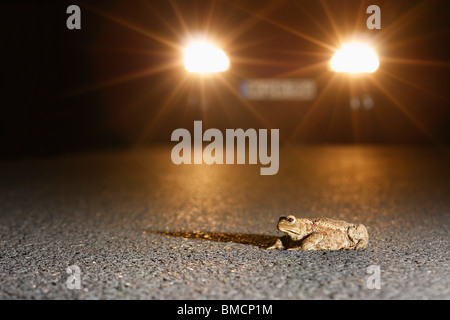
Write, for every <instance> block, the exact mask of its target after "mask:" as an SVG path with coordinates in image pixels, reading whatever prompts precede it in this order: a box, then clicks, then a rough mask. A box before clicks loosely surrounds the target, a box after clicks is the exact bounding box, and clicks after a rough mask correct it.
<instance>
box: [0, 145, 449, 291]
mask: <svg viewBox="0 0 450 320" xmlns="http://www.w3.org/2000/svg"><path fill="white" fill-rule="evenodd" d="M170 152H171V147H170V146H161V147H152V148H149V149H136V150H125V151H124V150H122V151H120V150H119V151H103V152H98V153H85V154H70V155H61V156H52V157H47V158H45V157H41V158H30V159H22V160H15V161H3V162H0V176H1V177H2V178H1V179H0V190H1V192H0V298H1V299H449V298H450V289H449V288H450V277H449V270H450V268H449V255H448V253H449V231H448V228H449V221H450V219H449V218H450V166H449V163H450V162H449V156H448V155H446V154H445V152H444V151H443V150H442V149H437V148H433V147H401V146H291V145H284V146H282V148H281V151H280V171H279V172H278V174H277V175H275V176H261V175H259V168H260V166H259V165H212V166H208V165H182V166H176V165H174V164H172V162H171V159H170ZM285 214H294V215H296V216H302V217H306V218H313V217H330V218H341V219H344V220H347V221H349V222H355V223H363V224H364V225H366V227H367V229H368V231H369V235H370V240H369V246H368V248H367V249H366V250H360V251H354V250H348V251H334V252H323V251H319V252H297V251H295V252H291V251H280V250H265V248H267V247H268V246H270V245H271V244H273V243H274V242H275V240H276V238H277V237H279V236H281V233H280V232H279V231H277V230H276V223H277V220H278V217H279V216H280V215H285ZM72 265H76V266H78V267H79V268H80V286H81V288H80V289H69V288H68V286H67V279H68V277H69V276H70V274H68V273H67V272H66V271H67V270H66V269H67V267H68V266H72ZM371 265H374V266H378V267H379V268H380V269H379V270H380V272H381V273H380V286H381V288H380V289H369V288H368V286H367V282H368V278H369V277H370V276H371V274H370V273H368V271H367V269H368V267H369V266H371Z"/></svg>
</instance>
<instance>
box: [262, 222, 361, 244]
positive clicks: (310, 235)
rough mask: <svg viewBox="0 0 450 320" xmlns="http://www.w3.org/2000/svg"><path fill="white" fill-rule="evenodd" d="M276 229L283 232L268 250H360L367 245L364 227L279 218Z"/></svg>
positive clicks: (346, 223)
mask: <svg viewBox="0 0 450 320" xmlns="http://www.w3.org/2000/svg"><path fill="white" fill-rule="evenodd" d="M277 227H278V230H280V231H281V232H284V233H286V235H287V237H282V238H280V239H278V240H277V242H276V243H275V244H274V245H273V246H271V247H269V248H268V249H280V250H283V249H287V250H339V249H343V250H345V249H362V248H365V247H366V246H367V243H368V242H369V234H368V233H367V229H366V227H365V226H364V225H362V224H358V225H355V224H353V223H348V222H345V221H343V220H334V219H328V218H317V219H302V218H296V217H294V216H287V217H280V219H279V220H278V226H277Z"/></svg>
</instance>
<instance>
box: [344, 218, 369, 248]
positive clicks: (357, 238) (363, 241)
mask: <svg viewBox="0 0 450 320" xmlns="http://www.w3.org/2000/svg"><path fill="white" fill-rule="evenodd" d="M348 237H349V238H350V240H351V241H352V242H353V244H354V248H355V249H357V250H358V249H363V248H366V247H367V243H368V242H369V233H368V232H367V229H366V227H365V226H364V225H363V224H359V225H357V226H352V227H350V228H349V229H348Z"/></svg>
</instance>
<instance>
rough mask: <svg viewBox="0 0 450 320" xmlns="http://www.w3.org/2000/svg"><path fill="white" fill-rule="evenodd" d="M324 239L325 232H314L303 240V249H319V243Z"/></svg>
mask: <svg viewBox="0 0 450 320" xmlns="http://www.w3.org/2000/svg"><path fill="white" fill-rule="evenodd" d="M322 239H323V234H321V233H313V234H311V235H309V236H308V237H307V238H306V239H305V240H303V241H302V245H301V248H302V250H319V249H320V248H318V244H319V243H320V241H322Z"/></svg>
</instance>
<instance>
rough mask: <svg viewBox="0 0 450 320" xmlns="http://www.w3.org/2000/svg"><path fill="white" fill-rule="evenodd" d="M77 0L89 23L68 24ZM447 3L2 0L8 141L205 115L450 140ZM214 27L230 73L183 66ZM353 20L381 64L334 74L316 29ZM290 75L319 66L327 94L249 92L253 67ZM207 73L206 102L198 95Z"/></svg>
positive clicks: (340, 139)
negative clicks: (371, 25)
mask: <svg viewBox="0 0 450 320" xmlns="http://www.w3.org/2000/svg"><path fill="white" fill-rule="evenodd" d="M70 4H77V5H79V6H80V8H81V13H82V29H81V30H68V29H67V28H66V19H67V18H68V16H69V15H68V14H66V8H67V7H68V6H69V5H70ZM371 4H377V5H379V6H380V8H381V21H382V22H381V23H382V29H381V30H368V29H367V28H366V19H367V17H368V16H369V15H367V14H366V13H365V10H366V8H367V6H368V5H371ZM449 9H450V5H449V3H448V2H447V1H367V2H366V1H279V0H277V1H254V0H250V1H249V0H246V1H132V2H131V1H111V0H110V1H95V2H91V1H87V2H83V1H58V2H56V1H39V2H37V1H3V2H2V4H1V5H0V15H1V16H0V30H1V31H0V40H1V53H0V56H1V60H0V61H1V62H0V90H1V97H2V101H1V103H0V143H1V148H0V153H1V154H2V156H4V157H10V156H13V157H16V156H24V155H36V154H49V153H50V154H52V153H61V152H68V151H74V150H76V151H78V150H88V149H99V148H109V147H130V146H135V145H141V144H144V145H145V144H148V143H161V142H162V143H170V134H171V132H172V131H173V130H174V129H176V128H179V127H185V128H188V129H191V128H192V126H193V120H200V119H201V120H203V124H204V127H216V128H221V129H224V128H239V127H242V128H250V127H253V128H269V127H273V128H279V129H280V133H281V143H283V142H285V141H289V142H299V143H355V142H358V143H408V144H411V143H415V144H416V143H420V144H424V143H426V144H447V143H448V142H449V141H450V129H449V119H450V108H449V101H450V94H449V90H448V83H449V81H450V72H449V66H450V61H449V56H450V55H449V53H450V46H449V45H448V42H449V41H448V40H449V31H450V29H449V23H448V12H449ZM208 26H209V27H208ZM205 30H209V32H208V34H209V35H210V36H211V37H213V38H215V39H219V40H220V42H222V44H223V48H224V50H225V51H226V52H227V53H228V55H229V57H230V60H231V64H232V65H231V68H230V70H229V71H228V72H227V73H224V74H222V75H221V77H222V80H223V81H218V80H217V79H214V78H212V79H208V80H207V81H204V82H202V80H199V79H197V78H196V77H195V76H192V77H190V78H189V77H187V76H186V72H185V70H184V69H183V67H182V66H177V65H174V63H176V62H177V61H179V59H180V53H181V52H180V50H179V48H176V46H180V47H182V46H183V42H184V41H185V40H186V37H187V36H189V34H191V33H192V32H193V33H195V32H200V33H204V32H205ZM354 32H360V33H364V34H365V35H367V36H369V37H372V38H374V39H375V40H376V43H377V46H378V49H379V55H380V60H381V65H380V69H379V70H378V72H377V73H375V74H373V75H370V76H368V77H367V78H360V79H348V78H345V77H344V76H342V79H340V80H339V79H338V81H335V82H332V84H331V85H330V86H328V87H327V85H328V84H329V83H330V81H329V80H330V79H331V77H333V76H334V74H333V73H332V72H331V71H329V70H328V69H326V68H322V69H320V68H308V66H311V65H313V64H316V63H320V62H326V61H328V60H329V59H330V58H331V56H332V52H331V51H330V50H328V49H326V48H324V47H323V46H321V45H318V44H317V42H314V41H309V40H308V39H305V35H306V38H308V37H311V38H313V39H316V40H317V41H319V42H320V43H325V44H327V45H328V46H334V47H338V46H339V39H338V36H337V35H342V36H344V37H346V36H347V35H350V34H352V33H354ZM171 44H175V46H171ZM169 65H170V67H167V66H169ZM148 70H153V71H154V72H147V71H148ZM285 76H286V77H291V78H311V79H316V81H317V84H318V88H319V96H318V99H317V100H316V101H315V102H273V101H272V102H257V103H256V102H249V101H246V100H244V99H242V98H241V97H240V96H239V91H238V87H239V83H240V81H241V80H242V79H247V78H259V77H285ZM370 77H372V78H375V79H376V81H377V83H379V84H381V86H382V88H384V89H381V88H380V87H379V86H376V85H374V83H373V81H371V79H370ZM352 83H353V84H352ZM202 86H205V91H206V92H207V93H206V98H205V100H206V101H207V102H206V104H205V105H202V104H200V103H198V101H196V100H195V97H197V95H198V92H199V90H202V89H201V87H202ZM352 86H353V88H355V87H356V88H357V89H356V90H362V89H361V88H363V87H364V90H368V92H370V94H371V95H373V97H374V100H375V105H374V107H373V108H372V109H371V110H363V109H361V110H357V111H352V110H351V109H350V108H349V106H348V101H349V97H350V93H349V92H350V90H352V89H351V87H352ZM325 89H326V90H325ZM322 93H323V94H322ZM193 97H194V98H193ZM192 99H194V100H192Z"/></svg>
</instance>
